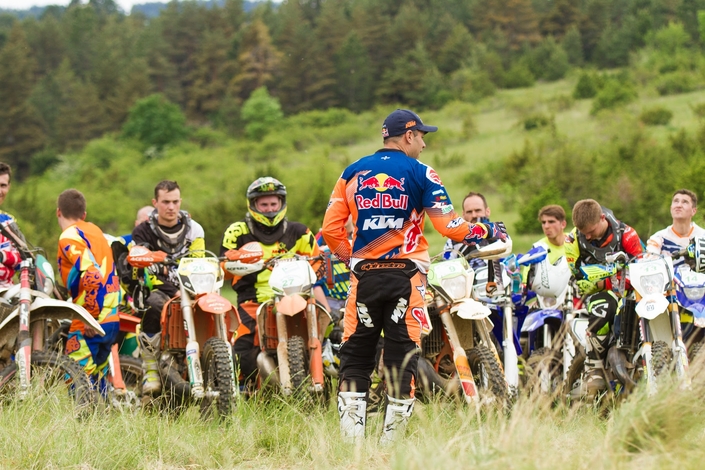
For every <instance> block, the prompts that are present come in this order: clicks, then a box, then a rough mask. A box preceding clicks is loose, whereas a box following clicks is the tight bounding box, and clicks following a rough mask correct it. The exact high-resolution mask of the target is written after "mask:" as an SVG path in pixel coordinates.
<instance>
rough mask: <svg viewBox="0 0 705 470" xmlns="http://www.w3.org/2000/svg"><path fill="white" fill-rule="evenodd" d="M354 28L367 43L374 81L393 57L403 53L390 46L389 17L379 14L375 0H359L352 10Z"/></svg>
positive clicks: (363, 41)
mask: <svg viewBox="0 0 705 470" xmlns="http://www.w3.org/2000/svg"><path fill="white" fill-rule="evenodd" d="M351 18H352V24H353V29H354V30H355V31H356V32H357V34H358V37H359V38H360V40H361V41H362V43H363V44H364V45H365V48H366V49H367V53H368V54H369V55H370V61H371V62H372V71H373V74H374V75H373V77H374V81H375V82H377V81H378V80H379V78H380V76H381V75H382V72H383V71H384V70H385V69H386V68H387V67H388V66H389V64H391V63H392V58H393V57H394V56H395V55H397V54H399V53H401V51H395V50H394V49H393V48H392V47H391V46H390V41H389V38H390V32H389V31H390V24H389V23H390V21H389V18H388V17H386V16H384V15H381V14H379V12H378V5H377V3H376V2H375V0H358V1H356V2H355V3H354V4H353V7H352V12H351Z"/></svg>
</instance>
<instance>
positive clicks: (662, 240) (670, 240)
mask: <svg viewBox="0 0 705 470" xmlns="http://www.w3.org/2000/svg"><path fill="white" fill-rule="evenodd" d="M693 237H705V229H703V228H702V227H700V226H699V225H698V224H695V223H693V224H691V226H690V231H689V232H688V233H686V234H680V233H677V232H676V231H675V230H673V225H669V226H668V227H666V228H665V229H663V230H659V231H658V232H656V233H654V234H653V235H651V238H649V240H648V241H647V242H646V251H648V252H649V253H654V254H662V253H675V252H676V251H680V250H682V249H683V248H686V247H687V246H688V243H689V242H690V239H691V238H693ZM682 263H683V258H682V257H681V258H678V259H674V260H673V267H676V266H679V265H680V264H682Z"/></svg>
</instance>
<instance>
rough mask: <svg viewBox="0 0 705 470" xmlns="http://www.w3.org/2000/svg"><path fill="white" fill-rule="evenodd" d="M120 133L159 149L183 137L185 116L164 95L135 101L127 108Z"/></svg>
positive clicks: (185, 131) (185, 133)
mask: <svg viewBox="0 0 705 470" xmlns="http://www.w3.org/2000/svg"><path fill="white" fill-rule="evenodd" d="M122 134H123V136H125V137H128V138H136V139H138V140H139V141H140V142H142V143H143V144H145V145H146V146H148V147H154V148H155V149H157V150H160V149H162V148H163V147H164V146H165V145H168V144H172V143H174V142H176V141H179V140H181V139H183V138H184V137H186V135H187V134H188V129H187V128H186V116H184V113H182V112H181V109H180V108H179V107H178V106H177V105H176V104H174V103H171V102H170V101H169V100H167V99H166V98H165V97H164V95H161V94H159V93H155V94H153V95H150V96H148V97H146V98H143V99H141V100H139V101H137V102H136V103H135V105H134V106H132V108H130V111H129V115H128V117H127V121H126V122H125V125H124V126H123V127H122Z"/></svg>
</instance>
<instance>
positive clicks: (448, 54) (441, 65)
mask: <svg viewBox="0 0 705 470" xmlns="http://www.w3.org/2000/svg"><path fill="white" fill-rule="evenodd" d="M472 44H473V39H472V35H471V34H470V32H469V31H468V30H467V28H465V26H463V25H462V24H456V25H455V27H454V28H453V30H452V31H451V33H450V35H449V36H448V39H447V40H446V42H445V43H444V44H443V47H442V48H441V51H440V54H439V55H438V61H437V63H438V69H439V70H440V71H441V72H443V73H451V72H454V71H456V70H458V69H459V68H460V67H461V66H462V65H463V64H464V63H466V62H468V61H469V60H470V57H471V55H472Z"/></svg>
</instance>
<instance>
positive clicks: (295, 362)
mask: <svg viewBox="0 0 705 470" xmlns="http://www.w3.org/2000/svg"><path fill="white" fill-rule="evenodd" d="M286 348H287V352H288V353H289V374H290V375H291V388H292V391H293V392H296V391H299V390H301V386H302V385H304V384H305V383H306V378H307V377H308V373H307V372H306V349H305V344H304V339H303V338H302V337H301V336H292V337H291V338H289V340H288V341H287V343H286Z"/></svg>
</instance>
